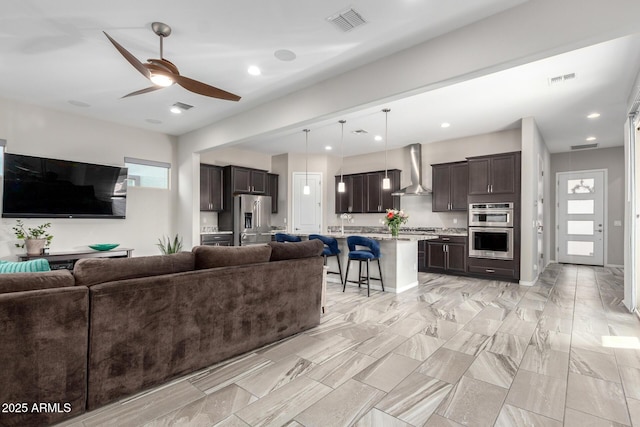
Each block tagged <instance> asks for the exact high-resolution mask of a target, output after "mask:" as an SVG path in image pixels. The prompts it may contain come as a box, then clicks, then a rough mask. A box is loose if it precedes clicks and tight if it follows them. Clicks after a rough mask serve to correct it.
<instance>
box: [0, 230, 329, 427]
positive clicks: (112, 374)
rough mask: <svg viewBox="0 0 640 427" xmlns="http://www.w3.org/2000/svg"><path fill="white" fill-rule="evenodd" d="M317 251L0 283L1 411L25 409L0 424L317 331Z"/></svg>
mask: <svg viewBox="0 0 640 427" xmlns="http://www.w3.org/2000/svg"><path fill="white" fill-rule="evenodd" d="M322 249H323V245H322V243H321V242H320V241H318V240H311V241H305V242H300V243H295V244H294V243H286V244H285V243H271V244H269V245H268V246H249V247H204V246H199V247H195V248H194V249H193V250H192V252H182V253H179V254H174V255H164V256H150V257H138V258H120V259H99V258H90V259H84V260H80V261H78V262H77V263H76V266H75V268H74V271H73V274H71V273H70V272H68V271H54V272H47V273H17V274H6V275H0V345H1V347H2V351H0V384H2V386H1V387H0V404H2V403H5V402H6V403H14V404H19V403H26V404H27V405H26V409H27V410H26V411H24V412H23V413H16V411H15V409H16V407H13V408H7V409H13V411H9V412H1V411H0V426H5V425H6V426H30V425H33V426H36V425H37V426H40V425H47V424H51V423H54V422H59V421H61V420H64V419H67V418H70V417H73V416H76V415H79V414H81V413H82V412H84V411H86V410H92V409H95V408H97V407H100V406H102V405H105V404H107V403H109V402H112V401H114V400H117V399H120V398H123V397H126V396H130V395H132V394H135V393H137V392H140V391H142V390H145V389H147V388H149V387H153V386H156V385H159V384H162V383H164V382H166V381H168V380H171V379H173V378H176V377H179V376H181V375H185V374H188V373H190V372H193V371H195V370H198V369H201V368H204V367H206V366H210V365H212V364H215V363H216V362H219V361H222V360H224V359H227V358H230V357H233V356H236V355H239V354H241V353H244V352H247V351H250V350H253V349H255V348H258V347H260V346H263V345H265V344H269V343H272V342H275V341H278V340H280V339H282V338H285V337H288V336H290V335H294V334H296V333H298V332H301V331H304V330H306V329H309V328H312V327H314V326H316V325H318V324H319V322H320V305H321V291H322V271H323V269H322V265H323V259H322V257H321V256H320V255H321V253H322ZM42 403H45V404H53V405H49V407H44V406H42V405H40V404H42ZM34 404H37V405H40V406H38V408H39V409H40V408H41V409H43V410H42V411H34V410H33V409H34V407H33V405H34ZM1 409H2V408H0V410H1Z"/></svg>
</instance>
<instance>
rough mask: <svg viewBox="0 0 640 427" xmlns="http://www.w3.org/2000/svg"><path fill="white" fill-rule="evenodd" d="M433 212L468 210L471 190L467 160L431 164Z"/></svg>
mask: <svg viewBox="0 0 640 427" xmlns="http://www.w3.org/2000/svg"><path fill="white" fill-rule="evenodd" d="M431 171H432V177H433V180H432V185H433V197H432V200H433V202H432V205H431V210H432V211H433V212H448V211H466V210H467V193H468V190H469V167H468V165H467V162H466V161H464V162H454V163H440V164H434V165H431Z"/></svg>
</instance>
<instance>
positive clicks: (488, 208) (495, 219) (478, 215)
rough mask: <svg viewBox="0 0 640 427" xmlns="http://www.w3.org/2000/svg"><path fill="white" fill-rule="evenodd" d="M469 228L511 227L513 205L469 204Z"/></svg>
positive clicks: (507, 203)
mask: <svg viewBox="0 0 640 427" xmlns="http://www.w3.org/2000/svg"><path fill="white" fill-rule="evenodd" d="M469 227H513V203H512V202H505V203H471V204H469Z"/></svg>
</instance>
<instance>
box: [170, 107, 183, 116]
mask: <svg viewBox="0 0 640 427" xmlns="http://www.w3.org/2000/svg"><path fill="white" fill-rule="evenodd" d="M169 111H171V112H172V113H173V114H182V110H181V109H180V108H179V107H176V106H175V105H173V106H171V108H169Z"/></svg>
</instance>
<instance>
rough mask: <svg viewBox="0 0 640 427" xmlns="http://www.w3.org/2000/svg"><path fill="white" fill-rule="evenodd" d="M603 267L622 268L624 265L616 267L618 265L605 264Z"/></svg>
mask: <svg viewBox="0 0 640 427" xmlns="http://www.w3.org/2000/svg"><path fill="white" fill-rule="evenodd" d="M604 266H605V267H611V268H624V265H618V264H605V265H604Z"/></svg>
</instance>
